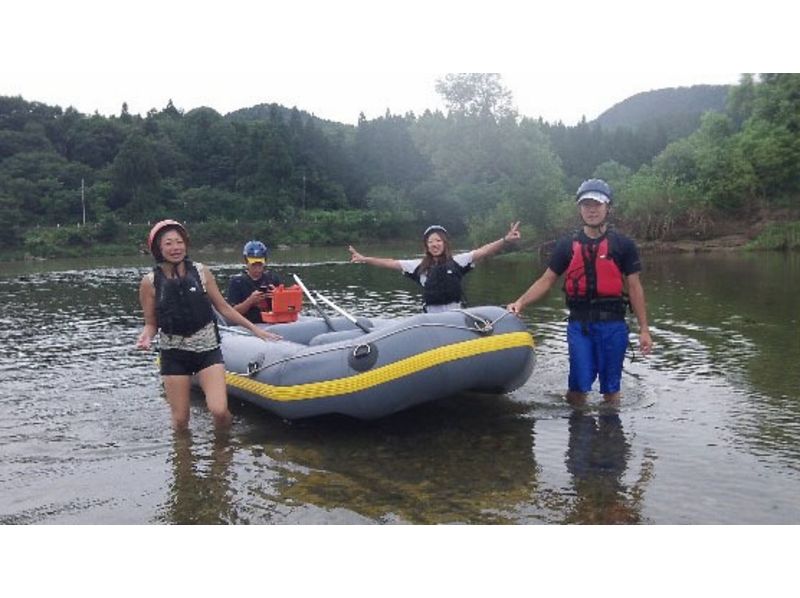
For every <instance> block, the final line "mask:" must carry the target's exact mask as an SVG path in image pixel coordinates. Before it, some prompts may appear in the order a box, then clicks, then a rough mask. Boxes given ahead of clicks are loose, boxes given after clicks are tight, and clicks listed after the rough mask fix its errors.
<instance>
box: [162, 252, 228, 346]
mask: <svg viewBox="0 0 800 598" xmlns="http://www.w3.org/2000/svg"><path fill="white" fill-rule="evenodd" d="M183 264H184V267H185V270H186V275H185V276H182V277H181V276H173V277H172V278H167V276H166V275H165V274H164V271H163V270H162V269H161V268H159V267H158V266H156V267H155V268H153V286H155V289H156V316H157V318H158V327H159V328H160V329H161V330H162V331H163V332H165V333H166V334H176V335H179V336H191V335H192V334H194V333H195V332H197V331H198V330H200V329H201V328H203V327H204V326H206V325H207V324H209V323H211V322H214V321H215V320H214V312H213V310H212V307H211V300H210V299H209V298H208V295H207V294H206V291H205V289H204V288H203V282H202V280H201V279H200V272H198V271H197V267H196V266H195V265H194V264H193V263H192V262H191V261H189V260H188V259H186V260H184V262H183ZM176 271H177V267H176Z"/></svg>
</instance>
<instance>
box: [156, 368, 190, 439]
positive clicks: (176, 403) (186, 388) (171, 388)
mask: <svg viewBox="0 0 800 598" xmlns="http://www.w3.org/2000/svg"><path fill="white" fill-rule="evenodd" d="M161 380H162V381H163V382H164V391H165V392H166V393H167V402H169V408H170V411H171V412H172V427H173V429H175V430H176V431H180V430H186V429H187V428H188V427H189V392H190V388H191V382H192V379H191V378H190V377H189V376H162V377H161Z"/></svg>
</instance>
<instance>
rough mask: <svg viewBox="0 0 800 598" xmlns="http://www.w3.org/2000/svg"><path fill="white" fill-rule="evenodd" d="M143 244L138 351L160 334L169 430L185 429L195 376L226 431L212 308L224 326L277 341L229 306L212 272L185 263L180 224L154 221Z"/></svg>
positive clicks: (185, 245) (222, 369)
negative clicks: (145, 263) (146, 262)
mask: <svg viewBox="0 0 800 598" xmlns="http://www.w3.org/2000/svg"><path fill="white" fill-rule="evenodd" d="M147 244H148V247H149V249H150V253H151V254H152V255H153V258H154V259H155V261H156V266H155V267H154V268H153V269H152V271H150V272H148V273H147V274H145V276H144V277H142V281H141V283H140V285H139V301H140V303H141V305H142V310H143V311H144V328H143V329H142V332H141V334H140V335H139V339H138V341H137V343H136V346H137V348H140V349H149V348H150V346H151V342H152V339H153V337H154V336H155V335H156V333H157V332H158V333H159V352H160V362H161V379H162V381H163V383H164V390H165V392H166V394H167V401H168V402H169V405H170V410H171V413H172V426H173V428H175V429H176V430H183V429H185V428H187V427H188V425H189V391H190V387H191V379H192V376H193V375H197V377H198V380H199V382H200V387H201V388H202V389H203V392H204V393H205V396H206V404H207V405H208V409H209V411H211V414H212V415H213V417H214V423H215V425H216V426H218V427H226V426H228V425H229V424H230V422H231V414H230V411H228V395H227V391H226V388H225V367H224V365H223V360H222V351H221V350H220V338H219V332H218V330H217V324H216V319H215V317H214V312H213V308H216V310H217V311H219V312H220V313H221V314H222V315H223V316H225V318H226V319H227V320H228V321H230V322H233V323H236V324H239V325H240V326H244V327H245V328H247V329H249V330H250V331H251V332H252V333H253V334H255V335H256V336H258V337H260V338H262V339H264V340H277V339H279V338H280V337H279V336H278V335H275V334H273V333H271V332H267V331H266V330H263V329H261V328H259V327H257V326H256V325H255V324H253V323H251V322H250V321H248V320H247V318H245V317H244V316H242V315H241V314H240V313H239V312H237V311H236V310H234V309H233V308H232V307H231V306H230V305H228V303H227V302H226V301H225V299H224V298H223V297H222V294H221V293H220V292H219V288H218V287H217V283H216V281H215V280H214V276H213V275H212V274H211V272H210V271H209V270H208V269H207V268H205V267H204V266H203V264H201V263H199V262H192V261H191V260H190V259H189V257H188V255H187V249H188V247H189V235H188V234H187V232H186V229H185V228H184V227H183V225H181V224H180V223H179V222H176V221H175V220H162V221H161V222H158V223H157V224H156V225H155V226H153V228H152V229H151V230H150V235H149V237H148V241H147Z"/></svg>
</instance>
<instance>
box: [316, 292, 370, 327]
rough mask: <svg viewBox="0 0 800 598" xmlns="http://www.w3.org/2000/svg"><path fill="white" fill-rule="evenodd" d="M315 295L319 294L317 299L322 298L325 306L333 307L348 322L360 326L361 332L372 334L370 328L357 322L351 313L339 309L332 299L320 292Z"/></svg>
mask: <svg viewBox="0 0 800 598" xmlns="http://www.w3.org/2000/svg"><path fill="white" fill-rule="evenodd" d="M315 293H316V294H317V297H319V298H320V299H321V300H322V301H324V302H325V304H326V305H328V306H329V307H332V308H333V309H335V310H336V311H337V312H339V313H340V314H342V315H343V316H344V317H345V318H347V319H348V320H350V321H351V322H352V323H353V324H355V325H356V326H358V327H359V328H361V330H363V331H364V332H372V331H371V330H370V329H369V328H367V327H366V326H364V325H363V324H362V323H361V322H359V321H358V320H356V319H355V318H354V317H353V316H352V315H350V314H349V313H347V312H346V311H345V310H343V309H342V308H341V307H339V306H338V305H336V304H335V303H334V302H333V301H331V300H330V299H328V298H327V297H326V296H325V295H323V294H322V293H320V292H319V291H315Z"/></svg>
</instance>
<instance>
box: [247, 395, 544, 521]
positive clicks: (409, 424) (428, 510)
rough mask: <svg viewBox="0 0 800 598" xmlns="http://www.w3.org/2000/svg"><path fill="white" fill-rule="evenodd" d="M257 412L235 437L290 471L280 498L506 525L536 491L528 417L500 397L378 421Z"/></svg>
mask: <svg viewBox="0 0 800 598" xmlns="http://www.w3.org/2000/svg"><path fill="white" fill-rule="evenodd" d="M253 417H255V414H250V413H248V419H251V418H253ZM263 417H264V420H265V421H264V424H266V425H263V426H262V425H259V426H258V429H253V430H252V432H251V433H250V435H249V437H246V436H245V437H243V436H240V437H239V440H240V442H242V443H247V444H249V445H250V446H251V450H253V451H255V452H258V453H266V454H268V455H270V456H271V457H272V459H271V460H270V462H269V463H267V464H265V467H270V468H273V469H274V468H275V467H276V462H277V463H278V467H281V468H283V469H284V470H285V471H286V472H287V473H286V475H284V476H282V478H283V479H282V481H281V483H280V484H277V485H276V488H275V490H274V492H275V495H273V497H272V498H273V500H275V501H277V502H279V503H282V504H284V505H293V506H297V505H312V506H314V507H316V508H319V509H324V510H326V511H329V512H330V511H333V510H338V509H346V510H348V511H351V512H353V513H354V515H353V516H352V519H353V520H357V519H360V518H361V517H366V518H368V519H369V520H372V521H377V522H383V523H510V522H512V521H513V515H511V514H510V513H511V512H512V511H513V510H514V509H515V508H517V507H518V506H519V505H521V504H525V503H526V502H528V501H529V500H530V497H531V495H532V493H533V492H534V491H535V485H536V478H535V472H536V464H535V462H534V458H533V421H532V420H531V419H527V418H526V417H524V409H522V408H521V407H520V406H519V405H516V404H515V403H513V402H512V401H510V400H508V399H507V398H505V397H487V396H480V395H461V396H457V397H453V398H452V399H445V400H442V401H438V402H434V403H429V404H425V405H421V406H419V407H417V408H414V409H411V410H409V411H406V412H402V413H399V414H397V415H395V416H392V417H389V418H385V419H382V420H378V421H375V422H359V421H356V420H351V419H346V418H334V417H327V418H318V419H315V420H308V421H298V422H292V423H290V424H289V423H285V422H281V423H280V425H276V423H275V421H274V418H270V417H269V416H263ZM268 418H269V419H270V420H271V421H267V419H268ZM251 421H252V420H251ZM276 446H278V447H280V450H275V448H274V447H276ZM268 474H269V472H268V471H265V472H264V475H268Z"/></svg>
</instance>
